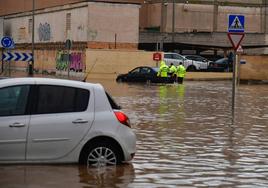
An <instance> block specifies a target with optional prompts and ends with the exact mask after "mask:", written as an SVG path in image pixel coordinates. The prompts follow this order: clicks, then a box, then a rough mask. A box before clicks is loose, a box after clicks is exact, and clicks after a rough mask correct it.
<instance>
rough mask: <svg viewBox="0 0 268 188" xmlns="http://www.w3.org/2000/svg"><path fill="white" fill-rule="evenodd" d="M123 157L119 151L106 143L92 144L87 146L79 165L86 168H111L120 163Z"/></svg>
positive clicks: (114, 146)
mask: <svg viewBox="0 0 268 188" xmlns="http://www.w3.org/2000/svg"><path fill="white" fill-rule="evenodd" d="M122 161H123V156H122V153H121V152H120V149H119V148H118V147H117V146H116V145H114V144H110V143H108V142H100V143H93V144H92V145H91V144H90V146H88V147H87V148H86V149H85V150H84V152H83V154H82V159H81V161H80V163H82V164H84V165H87V166H88V167H102V166H112V165H117V164H120V163H122Z"/></svg>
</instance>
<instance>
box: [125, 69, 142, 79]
mask: <svg viewBox="0 0 268 188" xmlns="http://www.w3.org/2000/svg"><path fill="white" fill-rule="evenodd" d="M140 69H141V68H140V67H138V68H135V69H133V70H132V71H130V72H129V73H128V75H127V81H129V82H140V79H141V78H140V76H141V75H140Z"/></svg>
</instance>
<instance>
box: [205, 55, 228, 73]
mask: <svg viewBox="0 0 268 188" xmlns="http://www.w3.org/2000/svg"><path fill="white" fill-rule="evenodd" d="M208 70H209V71H212V72H232V71H233V61H231V60H230V59H229V58H221V59H218V60H216V61H214V62H212V63H210V64H209V67H208Z"/></svg>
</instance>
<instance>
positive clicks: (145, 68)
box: [141, 67, 151, 74]
mask: <svg viewBox="0 0 268 188" xmlns="http://www.w3.org/2000/svg"><path fill="white" fill-rule="evenodd" d="M150 71H151V69H149V68H148V67H143V68H142V69H141V73H142V74H146V73H150Z"/></svg>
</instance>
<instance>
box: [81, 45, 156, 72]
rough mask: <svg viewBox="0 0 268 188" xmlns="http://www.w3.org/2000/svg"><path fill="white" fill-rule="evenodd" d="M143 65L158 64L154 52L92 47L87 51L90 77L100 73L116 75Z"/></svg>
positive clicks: (87, 65) (87, 66) (87, 70)
mask: <svg viewBox="0 0 268 188" xmlns="http://www.w3.org/2000/svg"><path fill="white" fill-rule="evenodd" d="M142 65H148V66H156V62H155V61H153V52H145V51H130V50H125V51H118V50H90V49H89V50H87V51H86V72H89V77H94V75H99V74H104V75H107V74H110V76H112V77H116V75H118V74H120V73H127V72H128V71H130V70H131V69H133V68H135V67H137V66H142Z"/></svg>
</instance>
